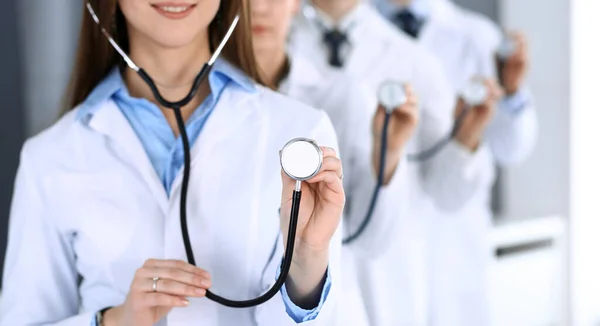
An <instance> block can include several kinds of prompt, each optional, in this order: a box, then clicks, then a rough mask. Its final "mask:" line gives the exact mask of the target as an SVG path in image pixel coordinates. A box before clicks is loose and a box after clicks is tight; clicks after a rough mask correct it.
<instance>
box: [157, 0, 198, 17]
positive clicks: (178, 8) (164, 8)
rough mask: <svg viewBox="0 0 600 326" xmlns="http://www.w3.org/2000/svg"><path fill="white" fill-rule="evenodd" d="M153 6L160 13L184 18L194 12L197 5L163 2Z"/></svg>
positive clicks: (165, 15)
mask: <svg viewBox="0 0 600 326" xmlns="http://www.w3.org/2000/svg"><path fill="white" fill-rule="evenodd" d="M152 7H153V8H154V9H155V10H156V11H157V12H158V13H159V14H161V15H162V16H164V17H167V18H169V19H183V18H185V17H187V16H189V15H190V14H191V13H192V11H193V10H194V8H196V5H195V4H189V3H174V2H162V3H156V4H153V5H152Z"/></svg>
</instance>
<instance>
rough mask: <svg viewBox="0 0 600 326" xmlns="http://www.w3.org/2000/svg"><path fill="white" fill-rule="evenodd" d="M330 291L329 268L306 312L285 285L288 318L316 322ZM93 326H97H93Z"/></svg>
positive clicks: (282, 291) (283, 288) (284, 292)
mask: <svg viewBox="0 0 600 326" xmlns="http://www.w3.org/2000/svg"><path fill="white" fill-rule="evenodd" d="M280 272H281V266H279V268H277V275H276V277H275V278H277V277H279V274H280ZM330 289H331V275H330V274H329V268H328V269H327V275H326V279H325V285H323V291H322V292H321V300H319V305H317V306H316V307H315V308H313V309H310V310H306V309H302V308H300V307H298V306H297V305H296V304H295V303H294V302H292V299H290V296H289V295H288V292H287V289H286V287H285V284H284V285H283V286H282V287H281V296H282V297H283V303H284V304H285V311H286V312H287V314H288V316H290V317H291V318H292V319H293V320H294V321H295V322H296V323H297V324H300V323H303V322H307V321H311V320H314V319H316V318H317V316H318V315H319V312H320V311H321V308H322V307H323V304H325V301H326V300H327V296H328V295H329V290H330ZM92 326H96V325H92Z"/></svg>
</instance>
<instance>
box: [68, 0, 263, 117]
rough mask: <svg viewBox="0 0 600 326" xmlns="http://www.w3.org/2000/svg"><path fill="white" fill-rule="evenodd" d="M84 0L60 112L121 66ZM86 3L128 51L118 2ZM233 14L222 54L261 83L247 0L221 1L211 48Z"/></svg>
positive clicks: (98, 0) (211, 31)
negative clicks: (230, 32) (233, 24)
mask: <svg viewBox="0 0 600 326" xmlns="http://www.w3.org/2000/svg"><path fill="white" fill-rule="evenodd" d="M86 2H87V1H86V0H84V6H83V7H84V8H83V19H82V23H81V34H80V35H79V43H78V47H77V53H76V57H75V60H76V61H75V65H74V68H73V72H72V75H71V81H70V83H69V86H68V88H67V92H66V94H65V108H64V111H63V112H66V111H69V110H71V109H73V108H75V107H76V106H77V105H79V104H81V103H82V102H83V101H84V100H85V99H86V97H87V96H88V95H89V94H90V93H91V92H92V90H93V89H94V88H95V87H96V86H97V85H98V83H100V82H101V81H102V80H103V79H104V78H105V77H106V76H107V74H108V73H109V72H110V70H111V69H112V68H113V67H114V66H116V65H118V64H121V65H123V60H122V59H121V57H120V56H119V54H118V53H117V52H116V51H115V50H114V49H113V48H112V46H111V45H110V43H109V42H108V40H106V37H105V36H104V35H103V34H102V32H101V31H100V27H99V26H97V25H96V23H95V22H94V20H93V19H92V17H91V16H90V14H89V13H88V12H87V8H85V3H86ZM89 2H90V4H91V5H92V7H93V8H94V10H95V11H96V14H97V15H98V18H99V19H100V23H101V24H102V26H104V28H105V29H106V30H107V31H109V33H110V34H111V36H112V37H113V38H114V39H115V41H116V42H117V43H118V44H119V46H120V47H121V48H122V49H123V50H124V51H125V52H128V51H129V39H128V35H127V26H126V22H125V17H124V16H123V13H122V12H121V9H120V8H119V5H118V1H117V0H89ZM236 14H239V15H240V21H239V22H238V26H237V27H236V29H235V32H234V33H233V35H232V36H231V39H230V40H229V42H227V45H226V46H225V48H224V49H223V52H222V53H221V56H222V57H223V58H225V59H226V60H227V61H228V62H229V63H231V64H233V65H234V66H237V67H238V68H239V69H241V70H242V71H243V72H245V73H246V74H247V75H248V76H249V77H250V78H252V79H254V80H256V81H257V82H259V83H261V84H264V83H263V82H262V80H261V78H260V76H259V73H258V68H257V64H256V60H255V57H254V52H253V48H252V34H251V29H250V11H249V5H248V0H221V5H220V7H219V11H218V13H217V16H216V17H215V19H213V21H212V22H211V23H210V25H209V27H208V29H209V39H210V46H211V51H214V49H215V48H216V47H217V46H218V44H219V42H221V40H222V39H223V37H224V36H225V33H226V32H227V28H229V26H230V25H231V22H232V21H233V19H234V17H235V15H236ZM217 17H218V18H219V19H217ZM219 20H221V21H219Z"/></svg>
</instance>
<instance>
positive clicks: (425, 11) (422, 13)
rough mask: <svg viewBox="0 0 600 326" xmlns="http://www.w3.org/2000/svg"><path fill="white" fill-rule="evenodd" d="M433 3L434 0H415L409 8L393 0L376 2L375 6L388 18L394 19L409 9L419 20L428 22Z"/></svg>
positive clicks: (376, 0)
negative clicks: (400, 12)
mask: <svg viewBox="0 0 600 326" xmlns="http://www.w3.org/2000/svg"><path fill="white" fill-rule="evenodd" d="M432 1H434V0H413V1H412V2H411V3H410V4H409V5H408V6H403V5H400V4H397V3H395V2H394V1H393V0H375V6H376V7H377V9H379V11H380V12H381V13H382V14H383V15H384V16H385V17H388V18H393V17H394V16H395V15H396V14H397V13H398V12H399V11H400V10H402V9H408V10H410V12H412V13H413V14H414V15H415V16H416V17H417V18H419V19H423V20H426V19H428V18H429V16H430V14H431V2H432Z"/></svg>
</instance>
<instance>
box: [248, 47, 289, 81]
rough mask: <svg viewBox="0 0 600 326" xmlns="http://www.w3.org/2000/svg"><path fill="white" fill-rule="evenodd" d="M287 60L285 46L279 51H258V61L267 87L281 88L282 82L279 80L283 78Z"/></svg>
mask: <svg viewBox="0 0 600 326" xmlns="http://www.w3.org/2000/svg"><path fill="white" fill-rule="evenodd" d="M286 60H287V55H286V52H285V45H282V46H281V47H280V48H278V49H277V50H264V51H256V61H257V63H258V66H259V67H260V70H261V73H262V75H261V76H262V78H264V80H265V82H267V85H275V86H279V83H280V82H281V80H278V79H281V77H282V76H281V73H282V71H283V69H284V68H285V63H286Z"/></svg>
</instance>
